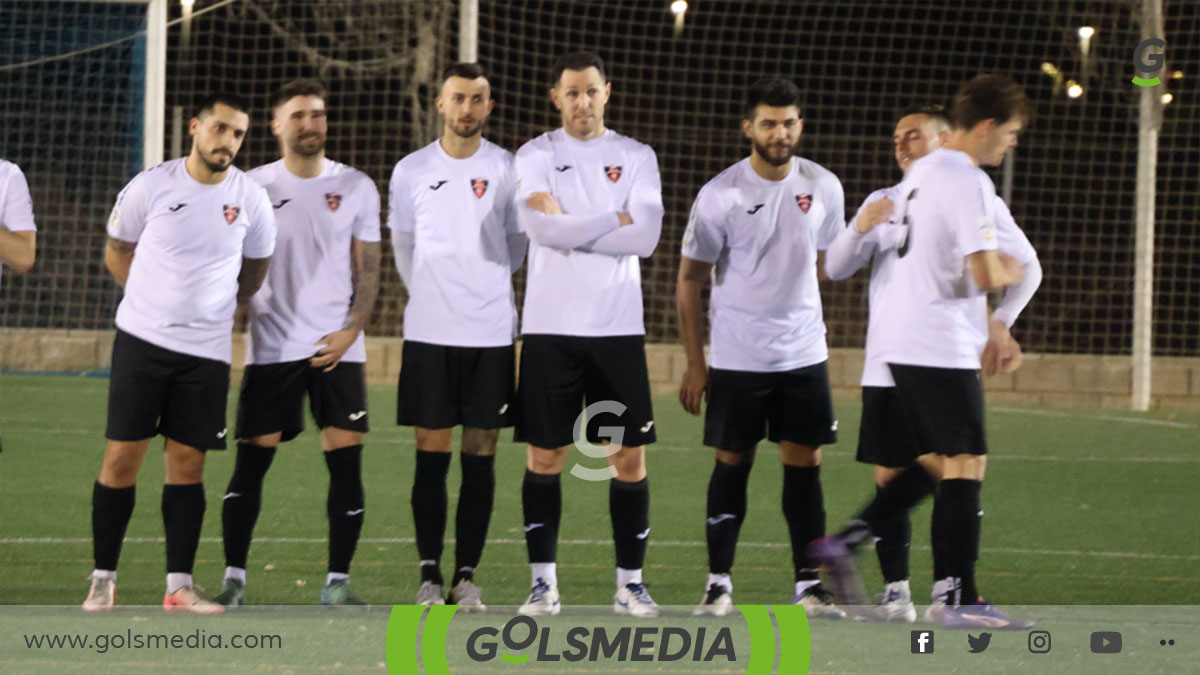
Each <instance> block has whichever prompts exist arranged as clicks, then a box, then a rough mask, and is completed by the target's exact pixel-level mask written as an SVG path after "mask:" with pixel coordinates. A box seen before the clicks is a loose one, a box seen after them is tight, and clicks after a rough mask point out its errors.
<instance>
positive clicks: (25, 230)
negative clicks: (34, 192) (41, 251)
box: [0, 159, 37, 274]
mask: <svg viewBox="0 0 1200 675" xmlns="http://www.w3.org/2000/svg"><path fill="white" fill-rule="evenodd" d="M36 255H37V225H36V224H34V222H33V200H32V199H30V198H29V184H28V183H26V182H25V174H23V173H21V167H19V166H17V165H16V164H13V163H12V162H9V161H7V160H3V159H0V263H4V265H5V266H6V267H8V268H10V269H12V270H15V271H16V272H17V274H25V273H26V272H28V271H29V270H30V269H32V268H33V261H34V258H35V257H36Z"/></svg>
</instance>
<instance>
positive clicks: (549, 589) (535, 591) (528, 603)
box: [517, 577, 562, 616]
mask: <svg viewBox="0 0 1200 675" xmlns="http://www.w3.org/2000/svg"><path fill="white" fill-rule="evenodd" d="M561 610H562V604H561V603H560V602H559V595H558V586H551V585H549V584H547V583H546V582H545V581H544V580H543V579H542V578H541V577H538V580H537V583H535V584H534V585H533V588H531V589H530V590H529V598H528V599H527V600H525V604H523V605H521V608H520V609H518V610H517V613H518V614H524V615H525V616H545V615H547V614H558V613H559V611H561Z"/></svg>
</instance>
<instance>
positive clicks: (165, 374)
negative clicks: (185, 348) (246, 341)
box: [104, 330, 229, 450]
mask: <svg viewBox="0 0 1200 675" xmlns="http://www.w3.org/2000/svg"><path fill="white" fill-rule="evenodd" d="M228 396H229V364H228V363H225V362H224V361H217V360H214V359H206V358H203V357H200V356H192V355H190V354H181V353H179V352H176V351H172V350H170V349H164V348H162V347H159V346H158V345H155V344H151V343H149V342H146V341H145V340H142V339H141V338H137V337H134V336H132V335H130V334H129V333H126V332H125V331H122V330H118V331H117V337H116V339H115V340H114V341H113V350H112V374H111V375H110V377H109V380H108V428H107V429H106V430H105V432H104V436H105V438H108V439H109V440H113V441H141V440H145V439H147V438H153V437H154V436H157V435H158V434H162V435H163V436H166V437H167V438H170V439H172V440H174V441H177V442H179V443H183V444H184V445H190V446H192V447H193V448H198V449H200V450H224V449H225V436H226V428H225V403H226V400H227V399H228Z"/></svg>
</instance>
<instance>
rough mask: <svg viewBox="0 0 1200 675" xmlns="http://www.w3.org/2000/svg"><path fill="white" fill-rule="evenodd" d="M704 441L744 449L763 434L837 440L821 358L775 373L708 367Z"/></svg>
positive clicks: (775, 438)
mask: <svg viewBox="0 0 1200 675" xmlns="http://www.w3.org/2000/svg"><path fill="white" fill-rule="evenodd" d="M708 387H709V389H708V407H707V408H706V409H705V411H704V444H705V445H706V446H708V447H710V448H716V449H717V450H725V451H728V452H745V451H746V450H749V449H751V448H753V447H754V446H756V445H757V444H758V442H759V441H761V440H762V439H763V438H764V437H765V438H768V439H770V440H771V441H772V442H773V443H780V442H783V441H787V442H789V443H800V444H802V445H809V446H813V447H816V446H820V445H828V444H830V443H836V442H837V418H836V417H835V416H834V414H833V397H832V396H831V394H830V391H829V368H828V366H827V365H826V363H825V362H821V363H818V364H815V365H812V366H806V367H804V368H796V369H795V370H787V371H783V372H778V373H763V372H752V371H746V370H722V369H720V368H710V369H709V371H708Z"/></svg>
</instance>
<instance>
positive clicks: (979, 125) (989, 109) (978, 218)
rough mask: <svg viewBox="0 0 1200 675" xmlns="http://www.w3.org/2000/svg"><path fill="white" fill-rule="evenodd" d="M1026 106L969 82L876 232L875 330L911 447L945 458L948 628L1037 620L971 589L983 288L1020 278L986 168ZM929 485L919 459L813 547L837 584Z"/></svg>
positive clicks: (981, 440)
mask: <svg viewBox="0 0 1200 675" xmlns="http://www.w3.org/2000/svg"><path fill="white" fill-rule="evenodd" d="M1027 108H1028V103H1027V100H1026V98H1025V94H1024V92H1023V91H1022V89H1021V87H1020V86H1019V85H1018V84H1017V83H1016V82H1014V81H1013V80H1012V79H1010V78H1008V77H1005V76H1002V75H981V76H979V77H976V78H975V79H973V80H971V81H970V82H967V83H966V84H964V85H963V86H962V87H961V88H960V89H959V91H958V94H957V95H956V96H955V99H954V106H953V109H952V110H951V115H950V117H951V119H952V120H953V124H954V129H953V130H952V131H951V133H950V137H949V139H947V141H946V143H945V144H944V147H943V148H941V149H939V150H935V151H933V152H932V153H930V154H928V155H926V156H925V157H924V158H922V159H920V160H919V161H917V162H915V163H914V164H913V166H912V167H910V168H909V169H908V171H907V172H906V174H905V177H904V181H903V182H902V183H901V184H900V186H899V189H898V190H897V191H896V195H897V198H898V202H897V204H898V206H897V213H898V215H897V217H896V218H895V220H896V222H897V223H898V225H895V226H892V227H893V228H894V229H892V230H891V231H890V234H888V235H886V237H885V234H884V232H885V231H883V230H881V233H880V234H879V235H877V236H878V237H879V238H880V240H884V239H885V238H886V239H887V241H886V242H885V243H884V244H883V245H881V246H880V250H879V251H876V258H877V260H878V259H879V256H880V255H881V254H882V255H885V256H887V257H889V258H893V259H892V260H883V261H881V262H879V263H878V264H879V265H880V266H881V270H885V271H880V272H876V275H877V276H879V275H882V276H880V283H882V284H884V285H886V286H887V287H889V288H890V287H893V286H894V287H895V290H894V291H889V293H888V301H887V302H878V303H872V307H871V309H872V315H871V321H872V323H873V324H876V322H878V323H877V324H876V325H878V326H881V327H886V329H883V330H880V331H878V332H877V333H876V334H874V335H873V336H872V337H873V338H874V343H875V346H876V347H877V350H876V351H875V354H877V358H878V359H880V360H881V361H882V362H883V363H886V364H887V365H888V370H889V372H890V374H891V376H892V379H893V380H894V381H895V396H896V398H897V399H898V400H899V401H900V410H899V411H898V413H899V415H900V416H902V418H903V419H904V420H905V421H906V422H907V424H908V425H909V429H910V431H911V433H912V441H913V445H914V447H915V449H914V450H911V451H910V452H912V453H913V454H914V455H921V454H925V453H933V454H935V455H937V456H938V464H939V468H940V471H939V472H938V473H940V475H941V482H940V484H939V486H938V490H937V495H936V497H935V499H934V518H933V526H932V530H933V540H934V544H935V551H934V557H935V558H936V559H938V561H939V564H940V565H941V571H942V572H943V573H944V574H945V576H946V577H947V578H948V579H949V581H948V582H947V588H946V593H947V597H946V608H945V610H944V612H943V614H942V624H943V625H944V626H946V627H947V628H993V629H1003V628H1012V629H1024V628H1028V627H1029V626H1030V625H1031V623H1030V622H1028V621H1024V620H1021V619H1015V618H1012V617H1009V616H1007V615H1005V614H1004V613H1003V612H1001V611H999V610H998V609H996V607H995V606H993V605H992V604H991V603H989V602H987V601H985V600H984V599H983V598H982V597H981V596H980V595H979V594H978V592H977V589H976V586H975V560H976V558H977V557H978V553H979V528H980V516H981V514H982V510H981V509H980V500H979V492H980V487H981V486H982V481H983V475H984V469H985V466H986V460H987V457H986V455H987V441H986V437H985V429H984V421H983V418H984V411H983V386H982V383H981V382H980V379H979V376H980V372H979V371H980V366H981V359H980V355H981V353H982V352H984V350H985V347H986V346H987V344H988V340H989V326H988V309H987V293H988V291H992V290H998V289H1001V288H1004V287H1005V286H1009V285H1012V284H1014V283H1015V282H1017V281H1018V274H1019V271H1016V272H1014V270H1011V269H1010V268H1008V267H1006V265H1005V263H1004V261H1003V260H1002V259H1001V258H1000V256H999V255H998V254H997V248H998V240H999V237H998V234H997V226H996V221H997V214H996V203H997V201H998V200H997V198H996V191H995V187H994V186H993V184H992V181H991V178H989V177H988V175H987V174H986V173H984V172H983V170H982V169H980V168H979V166H980V165H985V166H997V165H999V164H1000V163H1001V162H1003V160H1004V154H1005V153H1006V152H1007V151H1008V150H1010V149H1011V148H1013V147H1015V146H1016V143H1017V134H1018V133H1019V132H1020V130H1021V128H1022V126H1023V125H1024V123H1025V119H1026V116H1027V114H1028V113H1027ZM881 227H883V226H881ZM855 229H856V230H858V229H859V228H858V226H857V224H856V226H855ZM851 234H853V233H851ZM883 251H886V253H882V252H883ZM885 266H886V267H885ZM1006 332H1007V331H1006ZM1010 339H1011V338H1010ZM1006 347H1008V348H1009V349H1011V345H1006ZM1007 356H1012V354H1008V355H1007ZM1010 366H1011V363H1010ZM931 488H932V486H931V485H930V479H929V478H928V476H927V475H926V470H925V469H924V468H923V467H922V466H921V465H920V464H912V465H910V466H909V467H908V468H906V469H905V470H904V471H902V472H901V473H900V474H899V475H898V476H896V477H894V478H893V479H892V480H891V481H890V482H888V484H887V485H886V487H885V488H884V489H882V490H880V491H879V493H878V494H877V495H876V497H875V500H874V501H873V502H872V503H871V504H870V505H869V506H868V507H867V508H866V509H865V510H864V512H863V515H864V518H863V520H864V521H865V522H866V523H868V526H866V527H863V526H859V527H854V526H852V527H851V528H850V529H849V530H847V531H844V532H842V533H840V534H839V535H835V536H833V537H827V538H825V539H823V540H822V541H820V542H817V543H816V545H814V547H813V549H814V552H815V553H816V555H817V556H818V557H819V558H821V559H822V560H823V561H824V562H827V563H829V564H830V566H831V567H832V568H833V571H834V578H835V579H837V580H839V586H843V587H851V584H852V582H853V580H854V574H853V573H852V567H851V565H850V560H849V558H850V553H851V552H852V550H853V548H854V547H855V546H856V544H857V543H860V542H861V541H862V540H863V539H865V537H866V536H867V534H868V533H869V529H868V528H869V527H870V524H874V527H876V528H878V527H879V524H878V522H879V521H878V519H880V518H884V517H885V516H891V515H893V514H896V513H898V512H900V511H906V510H907V509H908V508H909V507H910V506H912V504H914V503H916V501H917V500H919V499H920V498H921V497H922V496H923V495H924V494H926V493H928V491H929V490H930V489H931ZM885 529H886V528H885Z"/></svg>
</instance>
